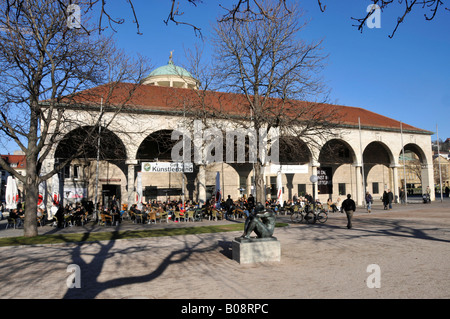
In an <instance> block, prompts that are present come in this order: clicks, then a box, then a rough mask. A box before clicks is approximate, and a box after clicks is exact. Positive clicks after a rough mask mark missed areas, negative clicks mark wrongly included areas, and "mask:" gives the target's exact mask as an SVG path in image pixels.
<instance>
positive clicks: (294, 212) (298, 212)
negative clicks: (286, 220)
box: [290, 205, 306, 223]
mask: <svg viewBox="0 0 450 319" xmlns="http://www.w3.org/2000/svg"><path fill="white" fill-rule="evenodd" d="M290 211H291V221H292V222H294V223H301V222H302V221H303V218H304V214H306V212H305V209H304V207H299V206H298V205H294V206H292V207H291V208H290Z"/></svg>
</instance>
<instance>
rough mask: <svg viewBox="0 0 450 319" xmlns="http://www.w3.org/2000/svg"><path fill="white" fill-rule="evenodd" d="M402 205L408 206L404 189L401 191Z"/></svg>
mask: <svg viewBox="0 0 450 319" xmlns="http://www.w3.org/2000/svg"><path fill="white" fill-rule="evenodd" d="M400 203H402V204H406V193H405V190H404V189H403V188H402V189H401V190H400Z"/></svg>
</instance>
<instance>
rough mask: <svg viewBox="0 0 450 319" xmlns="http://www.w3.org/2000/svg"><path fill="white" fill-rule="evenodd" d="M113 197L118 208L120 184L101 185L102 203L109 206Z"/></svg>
mask: <svg viewBox="0 0 450 319" xmlns="http://www.w3.org/2000/svg"><path fill="white" fill-rule="evenodd" d="M113 198H115V199H116V201H117V204H118V207H119V209H120V185H111V184H108V185H102V204H103V206H105V205H107V206H108V207H109V206H110V203H111V201H112V199H113Z"/></svg>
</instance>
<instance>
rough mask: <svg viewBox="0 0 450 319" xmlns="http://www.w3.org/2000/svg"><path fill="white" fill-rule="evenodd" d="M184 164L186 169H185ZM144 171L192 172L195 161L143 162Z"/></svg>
mask: <svg viewBox="0 0 450 319" xmlns="http://www.w3.org/2000/svg"><path fill="white" fill-rule="evenodd" d="M183 166H184V169H183ZM142 172H144V173H183V172H184V173H192V172H194V164H193V163H171V162H143V163H142Z"/></svg>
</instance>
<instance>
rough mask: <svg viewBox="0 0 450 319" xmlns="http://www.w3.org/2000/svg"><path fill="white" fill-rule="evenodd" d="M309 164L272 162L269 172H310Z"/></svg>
mask: <svg viewBox="0 0 450 319" xmlns="http://www.w3.org/2000/svg"><path fill="white" fill-rule="evenodd" d="M308 167H309V166H308V164H304V165H276V164H271V165H270V166H269V172H267V171H266V173H268V174H277V173H278V172H281V173H282V174H308Z"/></svg>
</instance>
